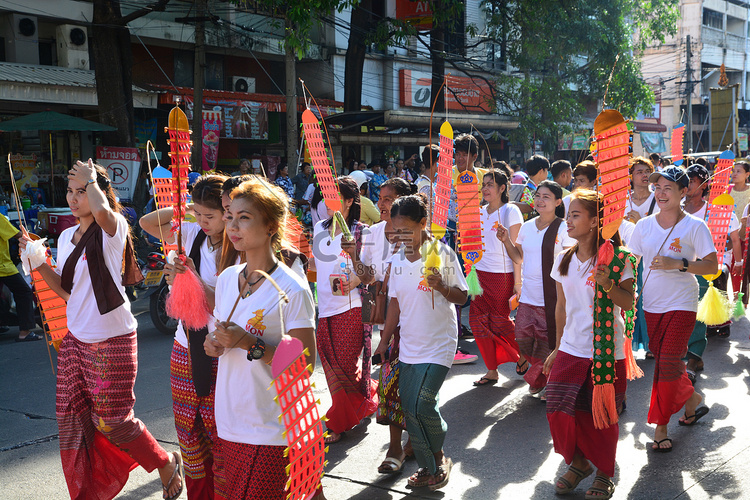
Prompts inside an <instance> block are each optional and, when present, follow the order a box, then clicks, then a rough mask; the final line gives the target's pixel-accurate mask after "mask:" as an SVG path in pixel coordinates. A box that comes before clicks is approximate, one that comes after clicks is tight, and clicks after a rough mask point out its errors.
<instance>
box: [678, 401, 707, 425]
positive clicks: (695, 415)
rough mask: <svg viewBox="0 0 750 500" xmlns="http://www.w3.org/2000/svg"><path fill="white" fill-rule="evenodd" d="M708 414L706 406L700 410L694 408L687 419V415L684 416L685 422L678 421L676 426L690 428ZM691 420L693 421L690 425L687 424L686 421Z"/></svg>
mask: <svg viewBox="0 0 750 500" xmlns="http://www.w3.org/2000/svg"><path fill="white" fill-rule="evenodd" d="M707 413H708V406H701V407H700V408H696V410H695V413H693V414H692V415H690V416H689V417H688V416H687V414H685V420H680V421H679V422H678V424H680V425H681V426H683V427H690V426H691V425H695V423H696V422H697V421H698V420H700V419H701V418H703V417H705V416H706V414H707ZM690 419H692V420H693V421H692V422H691V423H688V422H687V420H690Z"/></svg>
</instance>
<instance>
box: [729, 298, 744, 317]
mask: <svg viewBox="0 0 750 500" xmlns="http://www.w3.org/2000/svg"><path fill="white" fill-rule="evenodd" d="M744 296H745V294H744V293H742V292H739V293H738V294H737V301H736V302H735V303H734V310H733V311H732V318H734V319H739V318H741V317H743V316H744V315H745V304H744V303H743V302H742V297H744Z"/></svg>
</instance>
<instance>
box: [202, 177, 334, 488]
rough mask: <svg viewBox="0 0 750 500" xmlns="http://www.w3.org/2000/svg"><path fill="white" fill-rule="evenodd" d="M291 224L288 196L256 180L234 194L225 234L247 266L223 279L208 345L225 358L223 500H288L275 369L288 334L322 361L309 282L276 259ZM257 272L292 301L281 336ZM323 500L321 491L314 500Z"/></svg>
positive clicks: (274, 301)
mask: <svg viewBox="0 0 750 500" xmlns="http://www.w3.org/2000/svg"><path fill="white" fill-rule="evenodd" d="M287 216H289V215H288V202H287V198H286V196H285V195H284V193H283V191H281V190H280V189H279V188H278V187H277V186H274V185H272V184H270V183H269V182H267V181H265V180H261V179H257V178H256V179H252V180H249V181H247V182H244V183H243V184H242V185H240V186H239V187H238V188H236V189H235V190H234V191H232V203H231V205H230V207H229V211H228V213H227V215H226V219H227V222H226V232H227V234H228V235H229V239H230V241H231V242H232V244H233V246H234V248H235V249H236V250H237V251H239V252H242V254H243V256H244V260H245V262H246V264H240V265H236V266H232V267H229V268H227V269H226V270H224V272H222V273H221V275H220V276H219V278H218V280H217V283H216V297H215V307H214V312H213V315H214V317H215V318H216V320H217V321H216V323H215V325H214V328H215V331H213V333H212V334H209V335H208V336H207V337H206V342H205V344H204V347H205V349H206V352H207V353H208V354H209V355H210V356H217V357H219V366H218V372H217V375H216V404H215V413H216V426H217V433H218V436H219V438H220V439H219V441H220V449H221V454H220V459H221V461H222V462H223V470H224V481H223V482H218V481H217V482H216V491H215V494H216V497H217V498H227V499H229V498H231V499H238V500H239V499H255V498H268V499H275V500H282V499H284V498H286V493H285V492H284V486H285V483H286V481H287V478H288V477H287V475H286V472H285V467H287V466H288V465H289V458H288V457H285V456H284V449H285V448H286V438H285V437H284V435H283V432H284V430H285V428H284V425H283V424H282V423H281V422H280V420H279V419H278V416H279V412H280V410H279V406H278V405H277V404H276V403H275V402H274V400H273V398H274V394H273V391H269V390H268V387H269V386H270V385H271V383H272V382H273V376H272V374H271V367H270V364H271V363H272V361H273V357H274V354H275V352H276V347H277V346H278V344H279V342H280V341H281V340H282V338H283V335H285V334H286V335H289V336H291V337H295V338H297V339H299V340H300V341H301V342H302V344H303V345H304V347H306V348H307V349H308V350H309V352H310V355H309V356H308V357H307V359H308V362H309V363H312V364H313V365H314V364H315V354H316V353H315V304H314V303H313V299H312V294H311V293H310V290H309V288H308V287H307V283H306V281H305V280H304V279H303V278H302V277H301V276H299V275H298V274H297V273H295V272H294V271H292V270H291V269H289V268H288V267H287V266H286V265H285V264H284V263H283V262H282V261H280V260H278V259H277V258H276V253H277V252H279V251H280V250H281V244H282V241H283V238H284V228H285V218H286V217H287ZM256 270H263V271H265V272H266V273H268V275H270V276H271V278H273V280H274V281H275V282H276V283H277V284H278V285H279V287H280V288H281V289H282V290H283V291H284V292H285V293H286V295H287V297H288V298H289V302H288V303H287V304H286V305H285V306H284V307H283V309H282V311H283V312H282V314H283V316H284V317H283V320H284V322H283V324H284V327H285V328H286V331H282V329H281V326H282V325H281V318H280V317H279V312H278V311H279V309H278V300H279V295H278V293H277V292H276V290H275V288H274V287H273V286H272V285H271V283H269V282H268V281H267V280H266V279H265V278H264V277H263V275H261V274H260V273H258V272H256ZM238 298H239V302H237V300H238ZM235 304H236V309H235V310H234V313H232V309H233V308H234V306H235ZM230 314H231V320H230V321H227V319H228V318H229V316H230ZM321 497H322V491H321V490H319V491H318V493H317V495H316V498H321Z"/></svg>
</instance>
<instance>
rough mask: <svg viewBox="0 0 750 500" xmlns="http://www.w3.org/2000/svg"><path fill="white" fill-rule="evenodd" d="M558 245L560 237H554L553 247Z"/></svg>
mask: <svg viewBox="0 0 750 500" xmlns="http://www.w3.org/2000/svg"><path fill="white" fill-rule="evenodd" d="M559 244H560V235H557V236H555V245H559Z"/></svg>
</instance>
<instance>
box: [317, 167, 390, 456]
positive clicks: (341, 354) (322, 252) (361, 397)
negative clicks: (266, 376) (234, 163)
mask: <svg viewBox="0 0 750 500" xmlns="http://www.w3.org/2000/svg"><path fill="white" fill-rule="evenodd" d="M337 184H338V187H339V192H340V194H341V204H342V208H341V214H342V215H343V216H344V220H346V223H347V224H348V226H349V228H348V229H349V232H350V233H351V235H352V237H353V238H354V241H355V244H356V245H357V246H361V245H362V231H363V229H364V228H365V227H367V226H365V225H364V224H362V223H361V222H359V213H360V204H359V188H358V187H357V184H356V183H355V182H354V179H352V178H351V177H349V176H343V177H339V178H338V179H337ZM321 203H322V202H321ZM328 212H329V213H328V219H326V220H324V221H320V222H318V223H317V224H316V225H315V229H314V230H313V261H312V263H313V265H314V266H315V270H316V272H317V278H318V281H317V286H318V337H317V342H318V355H319V356H320V362H321V363H322V364H323V371H324V372H325V374H326V381H327V382H328V390H329V391H330V392H331V399H332V400H333V402H332V405H331V408H330V409H329V410H328V412H326V418H327V420H326V427H327V428H328V437H327V438H326V442H327V443H335V442H337V441H339V440H340V439H341V435H342V433H343V432H345V431H348V430H349V429H352V428H354V427H355V426H356V425H358V424H359V423H360V421H361V420H362V419H363V418H365V417H366V416H368V415H372V414H373V413H375V411H376V410H377V408H378V396H377V387H378V383H377V382H376V381H374V380H371V379H370V366H371V365H370V363H371V360H370V351H371V348H372V347H371V340H372V327H371V326H370V325H365V324H363V323H362V299H361V298H360V295H359V289H357V286H358V285H359V284H360V280H359V277H357V275H356V274H355V273H353V272H352V260H351V258H350V256H349V254H348V253H346V251H345V250H344V249H343V248H342V247H341V241H342V238H343V233H342V231H341V227H339V225H338V224H336V226H335V232H334V233H333V234H331V233H332V231H333V229H334V226H333V211H331V210H329V211H328ZM360 355H361V357H360Z"/></svg>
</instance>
